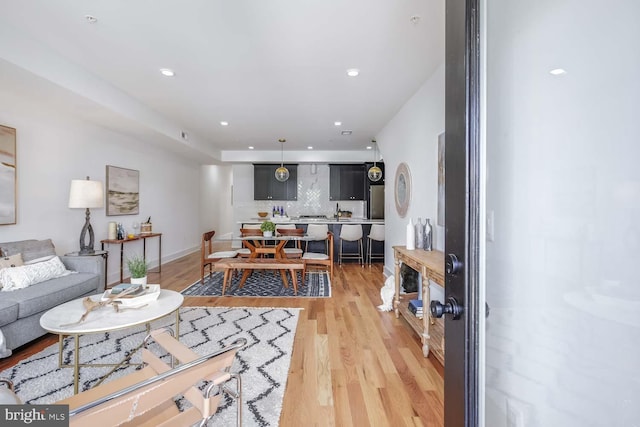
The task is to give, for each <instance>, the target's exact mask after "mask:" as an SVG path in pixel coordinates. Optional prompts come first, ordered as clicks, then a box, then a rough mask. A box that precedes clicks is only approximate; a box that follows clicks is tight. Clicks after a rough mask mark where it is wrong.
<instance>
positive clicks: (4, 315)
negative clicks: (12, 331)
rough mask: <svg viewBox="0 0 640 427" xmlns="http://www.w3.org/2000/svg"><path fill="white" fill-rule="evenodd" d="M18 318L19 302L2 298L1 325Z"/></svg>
mask: <svg viewBox="0 0 640 427" xmlns="http://www.w3.org/2000/svg"><path fill="white" fill-rule="evenodd" d="M17 319H18V303H17V302H15V301H14V300H11V299H8V298H2V299H0V326H4V325H7V324H9V323H11V322H15V321H16V320H17Z"/></svg>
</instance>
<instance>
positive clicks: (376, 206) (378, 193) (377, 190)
mask: <svg viewBox="0 0 640 427" xmlns="http://www.w3.org/2000/svg"><path fill="white" fill-rule="evenodd" d="M369 219H384V185H371V186H370V187H369Z"/></svg>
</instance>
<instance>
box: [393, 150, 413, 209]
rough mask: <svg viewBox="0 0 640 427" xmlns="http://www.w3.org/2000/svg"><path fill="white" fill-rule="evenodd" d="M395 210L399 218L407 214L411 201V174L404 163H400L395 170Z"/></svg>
mask: <svg viewBox="0 0 640 427" xmlns="http://www.w3.org/2000/svg"><path fill="white" fill-rule="evenodd" d="M394 189H395V191H394V192H395V200H396V211H398V215H400V218H404V217H405V216H406V215H407V210H408V209H409V203H410V202H411V174H410V173H409V166H407V164H406V163H400V164H399V165H398V169H397V170H396V181H395V185H394Z"/></svg>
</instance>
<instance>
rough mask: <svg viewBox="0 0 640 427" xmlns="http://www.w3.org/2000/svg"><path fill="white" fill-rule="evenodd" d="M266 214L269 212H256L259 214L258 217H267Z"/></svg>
mask: <svg viewBox="0 0 640 427" xmlns="http://www.w3.org/2000/svg"><path fill="white" fill-rule="evenodd" d="M267 215H269V212H258V216H259V217H260V218H266V217H267Z"/></svg>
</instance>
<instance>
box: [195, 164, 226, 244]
mask: <svg viewBox="0 0 640 427" xmlns="http://www.w3.org/2000/svg"><path fill="white" fill-rule="evenodd" d="M200 180H201V182H200V222H201V223H200V230H201V232H202V233H204V232H205V231H209V230H215V231H216V236H218V235H221V234H225V233H229V232H231V231H232V228H231V227H232V224H233V210H232V208H231V203H232V194H231V187H232V182H233V175H232V167H231V166H230V165H220V166H218V165H204V166H201V176H200Z"/></svg>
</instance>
